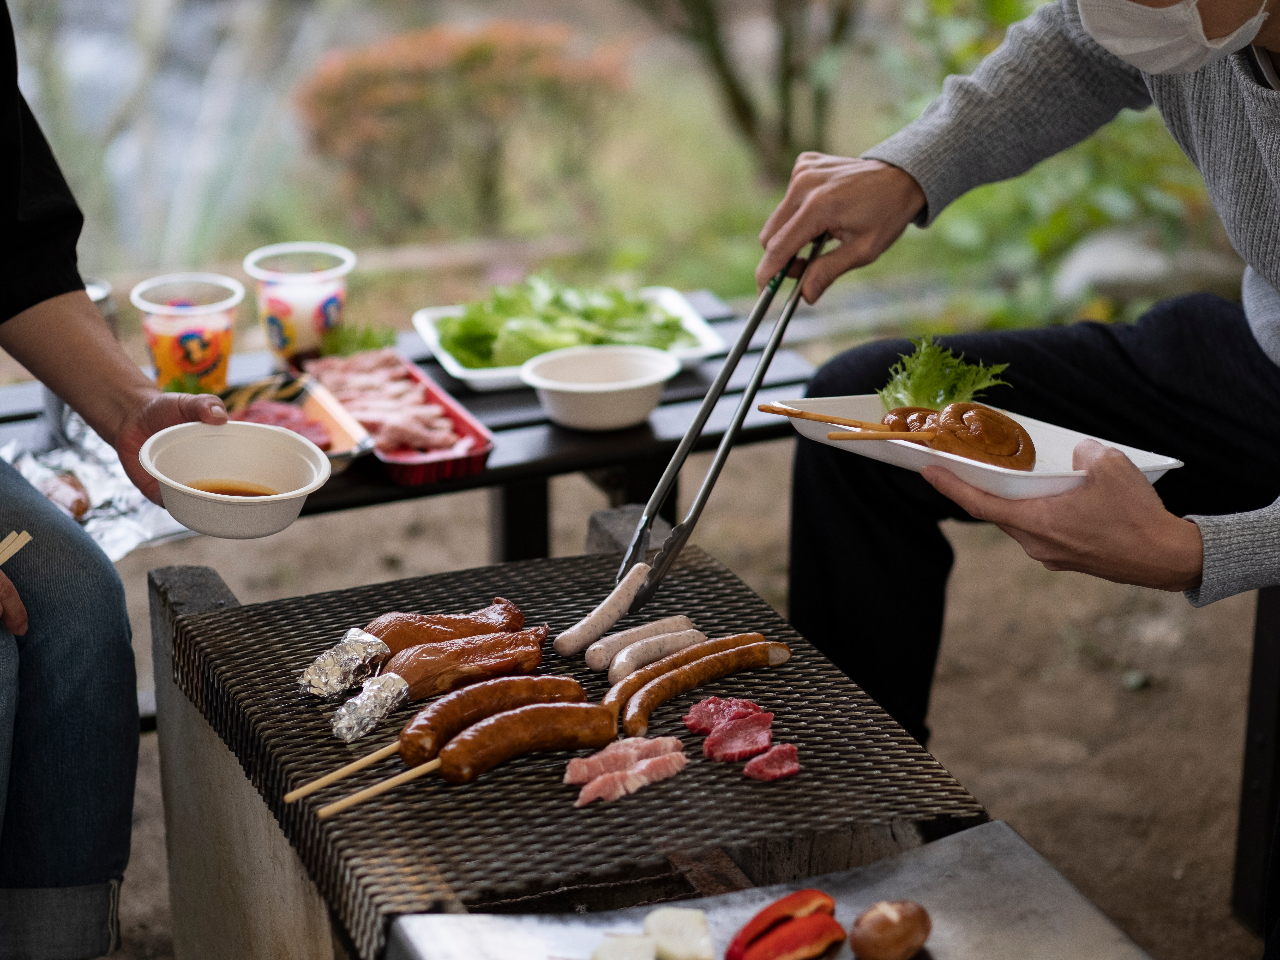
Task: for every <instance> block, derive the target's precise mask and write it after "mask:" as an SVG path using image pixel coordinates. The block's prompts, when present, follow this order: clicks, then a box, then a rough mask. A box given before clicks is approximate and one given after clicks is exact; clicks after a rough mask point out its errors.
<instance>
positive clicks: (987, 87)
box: [863, 0, 1151, 226]
mask: <svg viewBox="0 0 1280 960" xmlns="http://www.w3.org/2000/svg"><path fill="white" fill-rule="evenodd" d="M1150 103H1151V98H1150V95H1149V94H1148V92H1147V87H1146V83H1145V82H1144V80H1143V78H1142V74H1141V73H1140V72H1139V71H1138V70H1136V69H1135V68H1133V67H1131V66H1129V65H1128V64H1126V63H1124V62H1123V61H1121V60H1120V59H1118V58H1117V57H1114V56H1112V55H1111V54H1110V53H1108V52H1107V51H1106V50H1104V49H1103V48H1102V47H1100V46H1099V45H1098V44H1097V43H1096V42H1095V41H1094V40H1093V38H1091V37H1090V36H1089V35H1088V34H1087V33H1085V31H1084V27H1082V26H1081V24H1080V14H1079V9H1078V7H1077V6H1076V0H1058V2H1057V3H1052V4H1049V5H1048V6H1044V7H1041V8H1040V9H1039V10H1037V11H1036V12H1035V13H1034V14H1032V15H1031V16H1030V17H1029V18H1027V19H1026V20H1024V21H1022V22H1021V23H1017V24H1014V25H1013V26H1012V27H1010V28H1009V33H1008V35H1007V36H1006V37H1005V41H1004V43H1003V44H1001V45H1000V48H999V49H998V50H996V51H995V52H994V53H992V54H991V55H990V56H989V57H987V58H986V59H985V60H983V61H982V64H981V65H980V66H979V67H978V69H977V70H976V71H975V72H974V73H973V75H972V76H968V77H955V76H953V77H948V78H947V80H946V83H945V84H944V86H943V89H942V95H941V96H940V97H938V98H937V99H936V100H935V101H934V102H933V103H932V104H930V105H929V107H928V108H927V109H926V110H925V111H924V113H923V114H921V115H920V118H919V119H917V120H916V121H915V122H913V123H911V124H909V125H908V126H907V127H905V128H904V129H903V130H901V131H900V132H899V133H897V134H895V135H894V136H892V137H890V138H889V139H888V140H885V141H884V142H883V143H881V144H880V145H879V146H877V147H874V148H872V149H871V150H868V151H867V152H866V153H864V154H863V156H864V157H868V158H870V159H872V160H882V161H884V162H885V163H891V164H893V165H894V166H895V167H900V168H902V169H903V170H905V171H907V173H909V174H911V176H913V177H914V178H915V179H916V181H917V182H918V183H919V184H920V186H921V187H922V188H923V190H924V193H925V197H926V198H927V199H928V203H927V205H926V206H925V209H924V211H923V212H922V213H921V215H920V217H919V219H918V220H917V221H916V222H917V223H918V224H919V225H920V226H925V225H926V224H928V223H930V222H932V221H933V220H934V219H935V218H936V217H937V216H938V214H939V213H941V212H942V210H943V208H944V207H946V206H947V204H949V203H951V201H953V200H955V199H956V198H957V197H959V196H960V195H961V194H963V193H965V192H966V191H968V190H971V189H973V188H974V187H977V186H981V185H982V184H985V183H994V182H995V181H997V180H1005V179H1007V178H1009V177H1014V176H1017V175H1018V174H1020V173H1024V172H1025V171H1027V170H1029V169H1031V167H1033V166H1035V165H1036V164H1037V163H1039V162H1040V161H1041V160H1043V159H1045V158H1046V157H1049V156H1052V155H1053V154H1055V153H1057V152H1059V151H1060V150H1063V149H1065V148H1066V147H1069V146H1071V145H1072V144H1074V143H1078V142H1079V141H1081V140H1083V139H1084V138H1085V137H1087V136H1089V134H1091V133H1093V132H1094V131H1095V130H1097V129H1098V128H1099V127H1101V126H1103V125H1104V124H1105V123H1107V122H1108V121H1109V120H1111V119H1112V118H1113V117H1114V116H1115V115H1116V114H1117V113H1119V112H1120V110H1121V109H1123V108H1124V107H1131V108H1133V109H1142V108H1144V107H1147V106H1149V105H1150Z"/></svg>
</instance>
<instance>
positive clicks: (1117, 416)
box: [757, 0, 1280, 956]
mask: <svg viewBox="0 0 1280 960" xmlns="http://www.w3.org/2000/svg"><path fill="white" fill-rule="evenodd" d="M1278 51H1280V16H1272V15H1270V13H1269V11H1268V10H1267V9H1266V8H1265V6H1264V5H1263V4H1262V3H1261V2H1260V0H1199V4H1198V6H1197V4H1196V0H1182V2H1178V3H1175V4H1172V5H1171V4H1170V2H1169V0H1140V2H1139V0H1056V2H1054V3H1050V4H1048V5H1046V6H1043V7H1041V8H1040V9H1038V10H1037V11H1036V12H1035V13H1034V14H1032V15H1031V16H1030V17H1029V18H1027V19H1026V20H1024V21H1023V22H1021V23H1019V24H1016V25H1014V26H1013V27H1011V28H1010V29H1009V32H1008V35H1007V37H1006V38H1005V41H1004V43H1003V44H1002V45H1001V46H1000V47H999V48H998V49H997V50H996V51H994V52H993V53H992V54H990V55H989V56H988V57H987V58H986V59H985V60H984V61H983V62H982V64H981V65H980V66H979V67H978V69H977V70H976V71H975V72H974V74H973V75H972V76H968V77H949V78H948V79H947V81H946V83H945V85H944V87H943V92H942V94H941V96H939V97H938V99H937V100H935V101H934V102H933V104H931V105H930V106H929V108H928V109H926V110H925V112H924V113H923V114H922V115H921V116H920V118H919V119H918V120H916V121H915V122H913V123H911V124H909V125H908V126H907V127H906V128H904V129H903V130H902V131H900V132H899V133H898V134H896V135H895V136H892V137H890V138H889V139H888V140H886V141H884V142H883V143H881V144H880V145H879V146H877V147H875V148H874V149H871V150H868V151H867V152H866V153H865V154H864V155H863V156H862V157H861V158H856V159H855V158H845V157H835V156H826V155H821V154H812V153H810V154H805V155H803V156H801V157H800V159H799V160H798V161H797V163H796V165H795V169H794V172H793V173H792V177H791V182H790V186H789V187H788V190H787V193H786V195H785V197H784V199H783V200H782V202H781V204H780V205H779V206H778V208H777V209H776V210H775V211H774V213H773V215H772V216H771V217H770V218H769V220H768V222H767V223H766V224H765V226H764V229H763V230H762V232H761V241H762V243H763V244H764V246H765V250H766V252H765V255H764V257H763V259H762V260H761V262H760V265H759V269H758V271H757V281H758V282H760V283H761V284H763V283H764V282H765V281H767V279H768V278H769V277H771V276H773V275H774V274H775V273H776V272H777V271H778V270H780V269H782V268H783V267H784V266H785V265H786V263H787V261H788V258H790V257H791V256H793V255H794V254H796V253H797V252H799V251H800V250H801V249H802V248H803V247H804V245H805V244H806V243H808V241H810V240H811V239H813V238H814V237H816V236H818V235H819V234H821V233H822V232H823V231H829V232H830V233H831V234H832V235H833V236H834V237H835V238H837V239H838V240H839V241H840V245H839V247H837V248H834V249H832V250H831V252H829V253H825V254H823V255H822V256H820V257H819V258H818V259H817V260H815V261H814V263H813V265H812V266H811V267H810V269H809V272H808V275H807V276H806V278H805V281H804V294H805V299H807V300H808V301H809V302H813V301H815V300H817V299H818V297H819V296H820V295H821V294H822V292H823V291H824V290H825V289H826V287H827V286H828V285H829V284H830V283H831V282H832V281H833V280H834V279H835V278H836V277H837V276H839V275H840V274H842V273H844V272H846V271H848V270H851V269H853V268H856V267H859V266H863V265H865V264H867V263H870V262H871V261H873V260H875V259H876V258H877V257H878V256H879V255H880V254H881V253H882V252H883V251H884V250H885V249H886V248H888V247H889V246H890V245H891V244H892V243H893V242H894V241H895V240H896V239H897V238H898V236H900V235H901V233H902V232H903V230H904V229H905V228H906V227H907V225H908V224H910V223H913V222H914V223H916V224H918V225H920V226H927V225H928V224H930V223H932V222H933V221H934V220H935V219H936V218H937V217H938V215H939V214H940V213H941V212H942V211H943V209H945V208H946V206H947V204H949V203H950V202H951V201H952V200H954V199H956V198H957V197H958V196H960V195H961V194H963V193H964V192H966V191H967V190H969V189H971V188H972V187H975V186H978V185H979V184H984V183H990V182H992V181H996V180H1001V179H1004V178H1007V177H1012V176H1016V175H1017V174H1020V173H1022V172H1023V171H1025V170H1027V169H1029V168H1030V167H1031V166H1033V165H1034V164H1036V163H1037V162H1038V161H1040V160H1042V159H1044V158H1046V157H1048V156H1050V155H1051V154H1054V153H1056V152H1058V151H1060V150H1062V149H1064V148H1066V147H1068V146H1070V145H1071V144H1074V143H1076V142H1078V141H1080V140H1082V139H1084V138H1085V137H1087V136H1088V135H1089V134H1091V133H1092V132H1093V131H1094V130H1096V129H1098V128H1099V127H1101V126H1102V125H1103V124H1105V123H1107V122H1108V121H1109V120H1111V119H1112V118H1113V117H1114V116H1115V115H1116V114H1117V113H1118V112H1119V111H1120V110H1121V109H1123V108H1126V107H1127V108H1130V109H1135V110H1136V109H1142V108H1145V107H1147V106H1149V105H1152V104H1154V105H1155V107H1156V109H1157V110H1159V112H1160V114H1161V116H1162V117H1163V118H1164V121H1165V124H1166V125H1167V126H1168V128H1169V131H1170V133H1171V134H1172V135H1173V137H1174V139H1175V140H1176V141H1177V142H1178V144H1179V145H1180V146H1181V147H1182V149H1183V150H1184V151H1185V153H1186V154H1187V156H1188V157H1189V158H1190V159H1191V160H1192V162H1193V163H1195V164H1196V166H1197V167H1198V169H1199V171H1200V173H1201V175H1202V176H1203V177H1204V180H1205V183H1206V185H1207V187H1208V193H1209V197H1210V198H1211V200H1212V202H1213V204H1214V206H1215V208H1216V209H1217V211H1218V214H1219V215H1220V217H1221V218H1222V222H1223V225H1224V227H1225V228H1226V232H1227V235H1228V236H1229V237H1230V239H1231V242H1232V244H1233V245H1234V247H1235V249H1236V250H1237V251H1238V252H1239V254H1240V255H1241V257H1242V258H1243V259H1244V260H1245V262H1246V264H1247V270H1246V272H1245V276H1244V282H1243V289H1242V294H1243V306H1240V305H1237V304H1234V303H1229V302H1227V301H1225V300H1222V299H1220V298H1218V297H1214V296H1209V295H1206V294H1198V295H1192V296H1184V297H1178V298H1176V299H1172V300H1167V301H1164V302H1162V303H1159V304H1157V305H1156V306H1155V307H1153V308H1152V309H1151V310H1150V311H1149V312H1147V313H1146V314H1145V315H1144V316H1142V317H1141V318H1140V319H1139V320H1138V322H1137V323H1136V324H1133V325H1120V324H1117V325H1114V326H1108V325H1105V324H1100V323H1077V324H1074V325H1071V326H1065V327H1051V328H1045V329H1037V330H1018V331H1010V332H992V333H976V334H972V335H964V336H951V337H943V338H940V342H941V343H942V344H943V345H944V346H946V347H949V348H951V349H952V350H953V351H954V352H955V353H956V354H961V353H963V354H964V356H965V359H967V360H969V361H982V362H984V363H1007V364H1008V365H1009V366H1008V369H1007V370H1006V371H1005V372H1004V373H1003V374H1001V378H1002V379H1004V380H1005V381H1007V382H1008V386H1005V387H998V388H995V389H992V390H990V391H988V392H987V393H986V394H985V395H984V397H983V400H984V401H986V402H989V403H990V404H992V405H993V406H998V407H1004V408H1006V409H1009V410H1011V411H1014V412H1016V413H1021V414H1026V415H1028V416H1031V417H1035V418H1037V419H1040V420H1045V421H1048V422H1050V423H1054V424H1058V425H1060V426H1063V427H1068V428H1070V429H1073V430H1077V431H1080V432H1082V433H1088V434H1091V435H1094V436H1097V437H1101V438H1105V439H1106V440H1110V441H1115V442H1118V443H1123V444H1129V445H1132V446H1134V447H1138V448H1140V449H1145V450H1153V451H1156V452H1158V453H1161V454H1165V455H1168V456H1172V457H1176V458H1178V459H1179V460H1181V461H1183V462H1184V463H1185V466H1184V467H1182V468H1181V469H1178V470H1172V471H1170V472H1169V473H1168V474H1166V475H1165V476H1164V478H1163V479H1161V480H1160V481H1159V482H1158V483H1156V484H1155V486H1154V487H1152V485H1151V484H1149V483H1148V482H1147V481H1146V480H1145V479H1144V477H1143V475H1142V474H1141V473H1140V472H1139V471H1138V470H1137V468H1136V467H1134V466H1133V464H1132V463H1131V462H1130V461H1129V460H1128V459H1127V458H1126V457H1125V456H1123V455H1122V454H1120V453H1119V452H1118V451H1116V450H1114V449H1111V448H1109V447H1107V446H1106V445H1104V444H1101V443H1096V442H1092V441H1085V442H1083V443H1081V444H1080V445H1078V446H1077V448H1076V450H1075V453H1074V460H1075V467H1076V469H1080V470H1084V471H1085V472H1086V474H1087V478H1086V480H1085V483H1084V484H1083V485H1082V486H1080V487H1079V488H1077V489H1075V490H1073V491H1071V492H1069V493H1065V494H1062V495H1060V496H1056V497H1049V498H1039V499H1033V500H1021V501H1012V500H1004V499H1001V498H999V497H995V496H991V495H989V494H986V493H983V492H981V491H979V490H977V489H975V488H973V487H971V486H969V485H967V484H965V483H963V482H961V481H960V480H959V479H957V478H956V476H955V475H954V474H952V473H951V472H950V471H948V470H946V469H944V468H941V467H929V468H926V469H925V470H924V471H923V474H922V475H919V476H918V475H916V474H914V473H911V472H908V471H906V470H902V469H899V468H897V467H892V466H887V465H883V464H881V463H878V462H876V461H873V460H870V459H867V458H865V457H860V456H854V455H851V454H849V453H847V452H845V451H841V450H836V449H833V448H832V447H829V446H825V445H822V444H818V443H812V442H808V441H806V440H800V441H799V443H798V444H797V448H796V455H795V473H794V483H795V485H794V494H793V499H792V532H791V567H790V591H791V593H790V611H791V620H792V622H793V623H794V624H795V626H796V628H797V629H798V630H799V631H800V632H801V633H803V634H804V635H805V636H806V637H808V638H809V639H810V640H812V641H813V642H814V643H815V644H816V645H817V646H818V647H819V648H820V649H821V650H822V651H823V652H825V653H826V654H827V655H828V656H829V657H831V659H832V660H834V661H835V663H836V664H837V665H839V666H840V668H841V669H843V670H844V671H845V672H846V673H847V674H848V675H849V676H850V677H852V678H853V679H854V680H855V681H856V682H858V683H859V684H860V685H861V686H862V687H863V688H864V689H865V690H866V691H867V693H868V694H870V695H871V696H872V697H873V698H875V699H876V700H877V701H879V702H880V704H881V705H882V706H884V707H885V709H886V710H888V712H889V713H890V714H892V715H893V716H894V717H895V718H896V719H897V720H898V721H899V722H900V723H901V724H902V725H903V726H904V727H906V729H907V730H908V731H909V732H910V733H911V734H912V736H914V737H916V738H917V739H918V740H919V741H920V742H921V743H924V742H926V741H927V739H928V736H929V728H928V726H927V725H926V714H927V710H928V705H929V690H930V685H931V683H932V679H933V672H934V667H935V664H936V660H937V655H938V648H939V641H940V636H941V630H942V622H943V607H944V600H945V592H946V584H947V579H948V576H949V574H950V570H951V566H952V560H953V557H952V551H951V548H950V546H949V544H948V542H947V540H946V538H945V537H944V536H943V534H942V533H941V531H940V530H939V527H938V521H940V520H942V519H944V518H948V517H950V518H955V519H960V520H984V521H990V522H992V523H995V524H996V525H998V526H999V527H1000V528H1001V529H1002V530H1004V531H1005V532H1006V533H1008V534H1009V535H1010V536H1011V537H1013V538H1014V539H1015V540H1016V541H1017V542H1018V543H1019V544H1020V545H1021V546H1022V547H1023V549H1024V550H1025V551H1026V553H1027V555H1028V556H1030V557H1031V558H1032V559H1034V560H1038V561H1040V562H1041V563H1043V564H1044V565H1045V566H1046V567H1047V568H1048V569H1050V570H1078V571H1083V572H1085V573H1089V574H1092V575H1094V576H1097V577H1102V578H1104V579H1107V580H1113V581H1117V582H1121V583H1131V584H1138V585H1141V586H1147V587H1154V588H1156V589H1160V590H1170V591H1175V590H1180V591H1184V592H1185V594H1186V597H1187V599H1188V600H1189V601H1190V602H1191V603H1192V604H1193V605H1195V606H1203V605H1205V604H1208V603H1212V602H1213V601H1215V600H1218V599H1221V598H1223V597H1227V596H1231V595H1233V594H1237V593H1240V592H1242V591H1246V590H1253V589H1256V588H1259V587H1264V586H1268V585H1272V584H1277V583H1280V502H1277V497H1280V293H1278V292H1277V290H1278V289H1280V227H1278V225H1280V150H1277V144H1278V143H1280V75H1278V74H1277V65H1278V64H1280V52H1278ZM910 350H911V345H910V344H909V343H908V342H906V341H890V342H880V343H873V344H870V345H868V346H864V347H860V348H857V349H855V350H852V351H850V352H847V353H844V354H842V355H840V356H837V357H836V358H835V359H833V360H832V361H830V362H829V363H828V364H826V365H825V366H824V367H823V368H822V369H821V370H820V371H819V372H818V373H817V375H816V376H815V377H814V379H813V381H812V383H811V385H810V388H809V393H810V395H811V396H831V395H846V394H867V393H871V392H873V391H874V390H876V389H877V388H879V387H882V386H884V385H885V383H886V381H887V380H888V377H889V368H890V366H891V365H892V364H893V363H895V362H896V361H897V359H898V356H899V355H900V354H904V353H909V352H910ZM854 595H856V596H858V597H875V598H876V600H877V602H876V603H872V604H865V603H864V604H859V605H857V606H856V608H854V607H851V606H850V605H849V604H848V603H844V602H841V599H842V598H851V597H853V596H854ZM1007 602H1008V603H1011V604H1016V603H1017V598H1016V597H1009V598H1007ZM1277 893H1280V885H1278V886H1277ZM1274 922H1275V920H1274V919H1272V920H1270V921H1269V924H1270V923H1274ZM1268 932H1270V931H1268ZM1277 940H1280V937H1276V936H1274V935H1273V936H1272V937H1271V938H1270V943H1271V944H1272V947H1273V948H1275V949H1276V954H1277V955H1280V947H1277V944H1276V941H1277ZM1268 955H1269V956H1270V955H1271V954H1270V953H1269V954H1268Z"/></svg>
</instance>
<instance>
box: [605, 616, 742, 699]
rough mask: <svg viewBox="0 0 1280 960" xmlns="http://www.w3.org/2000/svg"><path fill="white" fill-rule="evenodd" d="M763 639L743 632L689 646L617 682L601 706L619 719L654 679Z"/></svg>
mask: <svg viewBox="0 0 1280 960" xmlns="http://www.w3.org/2000/svg"><path fill="white" fill-rule="evenodd" d="M763 640H764V636H763V635H762V634H759V633H739V634H735V635H734V636H732V637H720V638H719V639H718V640H708V641H707V642H706V643H699V644H695V645H694V646H692V647H686V648H685V649H684V650H681V651H680V652H679V653H673V654H671V656H669V657H663V658H662V659H661V660H655V661H654V662H653V663H651V664H649V665H648V666H647V667H641V668H640V669H639V670H637V671H636V672H635V673H633V674H631V675H630V676H629V677H627V678H625V679H624V680H622V681H621V682H619V683H615V684H614V685H613V686H612V687H610V688H609V692H608V693H606V694H605V695H604V699H603V700H601V701H600V706H602V707H607V708H608V709H609V710H610V712H612V713H613V715H614V716H615V717H616V716H618V715H619V714H621V713H622V708H623V707H625V706H626V705H627V701H628V700H630V699H631V695H632V694H633V693H635V692H636V691H637V690H639V689H640V688H641V687H643V686H644V685H645V684H646V683H648V682H649V681H651V680H653V679H654V678H656V677H660V676H662V675H663V674H664V673H666V672H667V671H668V670H674V669H675V668H676V667H682V666H684V665H685V664H686V663H693V661H695V660H700V659H702V658H703V657H706V656H710V655H711V654H713V653H720V652H721V651H722V650H732V649H733V648H735V647H745V646H746V645H747V644H749V643H760V642H761V641H763Z"/></svg>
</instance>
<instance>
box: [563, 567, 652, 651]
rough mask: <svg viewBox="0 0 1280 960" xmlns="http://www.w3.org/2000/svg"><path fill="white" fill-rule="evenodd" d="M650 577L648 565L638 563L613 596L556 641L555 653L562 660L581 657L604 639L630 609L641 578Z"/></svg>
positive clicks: (640, 585)
mask: <svg viewBox="0 0 1280 960" xmlns="http://www.w3.org/2000/svg"><path fill="white" fill-rule="evenodd" d="M648 575H649V565H648V564H647V563H637V564H636V565H635V566H634V567H632V568H631V569H630V570H628V571H627V575H626V576H625V577H623V578H622V582H621V583H620V584H618V585H617V586H616V587H614V588H613V592H612V593H610V594H609V595H608V596H607V597H605V598H604V599H603V600H601V601H600V605H599V606H598V607H596V608H595V609H594V610H592V611H591V612H590V613H588V614H587V615H586V616H585V617H583V618H582V619H581V620H579V621H578V622H577V623H575V624H574V625H573V626H572V627H570V628H569V629H568V630H566V631H565V632H564V633H562V634H560V636H558V637H556V642H555V650H556V653H558V654H560V656H562V657H567V656H569V655H570V654H574V653H581V652H582V651H583V650H585V649H587V647H589V646H591V644H593V643H595V642H596V641H597V640H599V639H600V638H601V637H603V636H604V635H605V633H606V632H607V631H608V629H609V628H610V627H612V626H613V625H614V624H615V623H617V622H618V621H619V620H621V619H622V617H623V615H624V614H625V613H626V612H627V611H628V610H629V609H630V608H631V601H632V600H634V599H635V598H636V594H637V593H639V592H640V588H641V587H642V586H644V578H645V577H647V576H648Z"/></svg>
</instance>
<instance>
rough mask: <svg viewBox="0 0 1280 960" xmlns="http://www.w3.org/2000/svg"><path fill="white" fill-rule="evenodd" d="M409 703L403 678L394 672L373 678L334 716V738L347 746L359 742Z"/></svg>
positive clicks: (407, 691)
mask: <svg viewBox="0 0 1280 960" xmlns="http://www.w3.org/2000/svg"><path fill="white" fill-rule="evenodd" d="M408 702H409V683H408V681H407V680H405V679H404V678H403V677H400V676H397V675H396V674H394V673H384V674H383V675H382V676H380V677H372V678H370V679H368V680H366V681H365V682H364V686H363V687H361V688H360V692H359V693H357V694H356V695H355V696H354V697H352V698H351V699H350V700H348V701H347V702H346V703H344V704H343V705H342V706H340V707H339V708H338V711H337V713H335V714H334V715H333V735H334V736H335V737H337V738H338V739H339V740H345V741H346V742H347V743H350V742H351V741H352V740H359V739H360V738H361V737H363V736H364V735H365V734H366V733H368V732H369V731H370V730H372V729H373V728H374V727H376V726H377V725H378V724H379V723H381V722H382V721H383V720H385V719H386V718H387V717H389V716H390V715H391V713H392V711H394V710H395V709H396V708H397V707H399V706H400V705H401V704H404V703H408Z"/></svg>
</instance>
